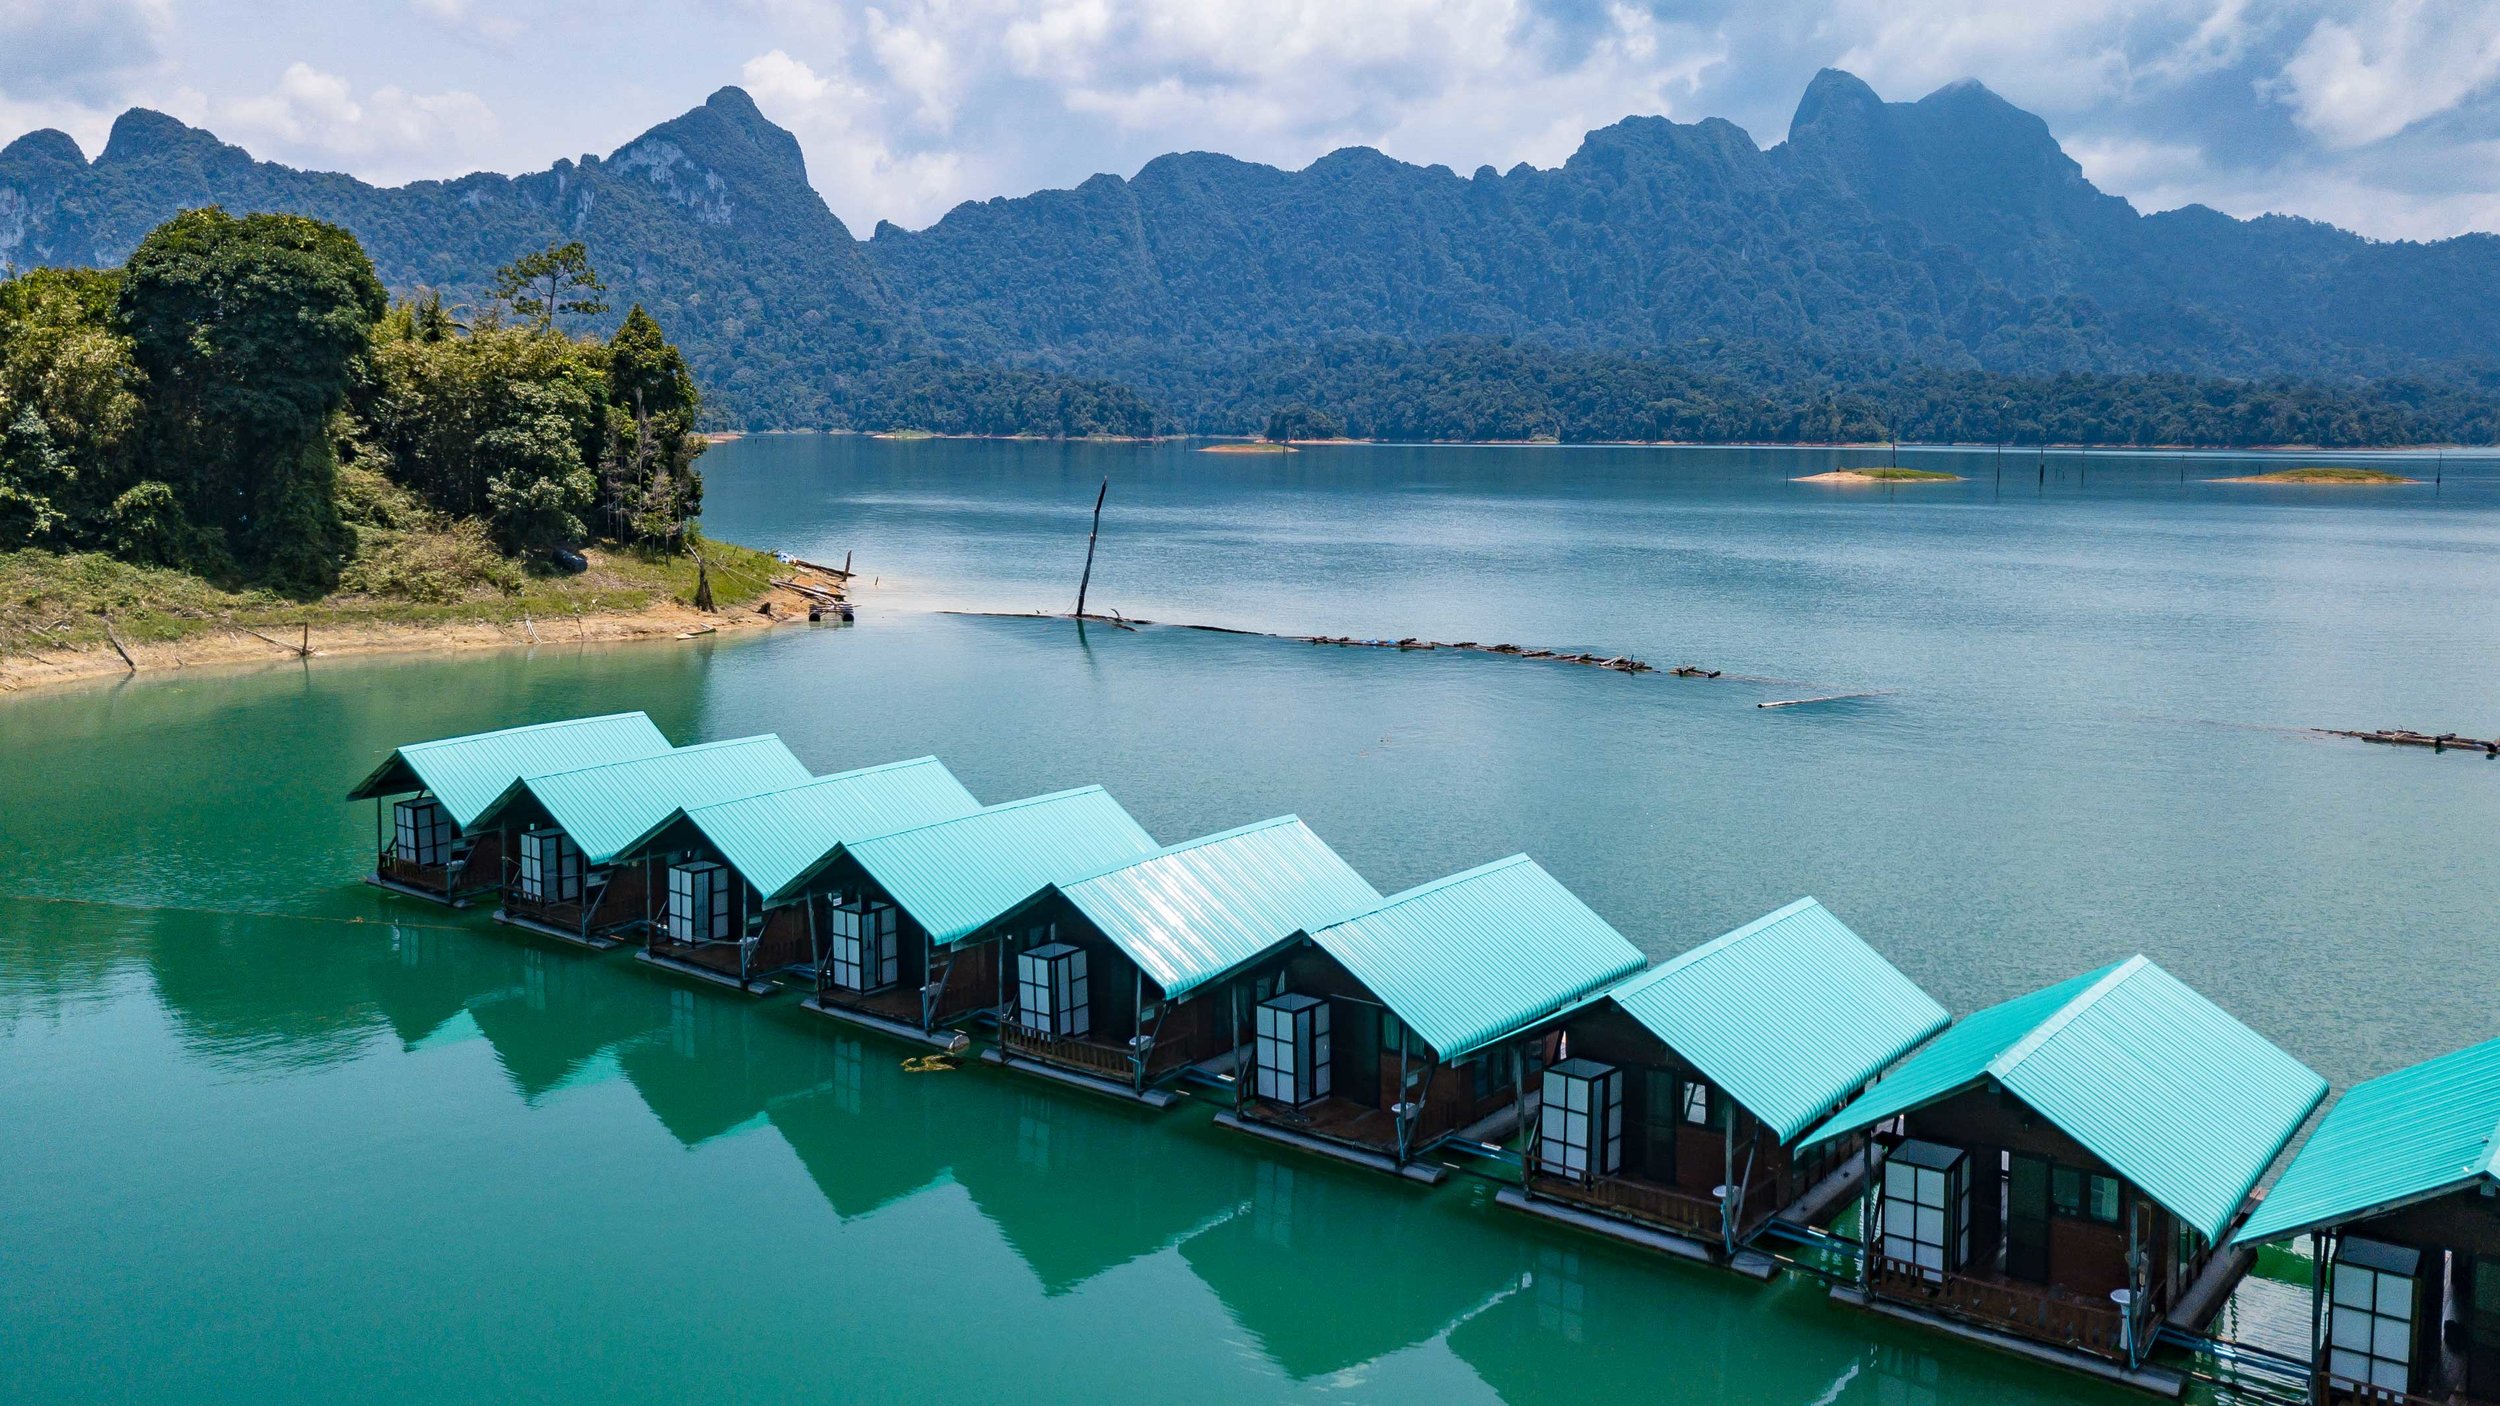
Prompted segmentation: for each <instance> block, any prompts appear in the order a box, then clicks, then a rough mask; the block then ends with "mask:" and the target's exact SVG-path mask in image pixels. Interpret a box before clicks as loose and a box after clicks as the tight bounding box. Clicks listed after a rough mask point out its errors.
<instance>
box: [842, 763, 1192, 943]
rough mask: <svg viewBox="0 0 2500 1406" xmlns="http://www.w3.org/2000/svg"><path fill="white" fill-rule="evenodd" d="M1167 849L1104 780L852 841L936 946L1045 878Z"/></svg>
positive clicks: (864, 863) (872, 873)
mask: <svg viewBox="0 0 2500 1406" xmlns="http://www.w3.org/2000/svg"><path fill="white" fill-rule="evenodd" d="M1158 848H1160V846H1158V845H1157V844H1156V843H1155V842H1154V837H1153V836H1152V835H1149V834H1147V833H1146V832H1145V830H1144V829H1143V828H1142V827H1141V826H1139V825H1138V823H1137V822H1136V821H1135V820H1133V819H1131V818H1129V813H1128V812H1127V811H1125V810H1122V809H1121V808H1120V803H1119V802H1118V801H1115V800H1113V799H1112V798H1111V793H1110V792H1108V791H1105V790H1103V789H1102V788H1101V787H1100V786H1087V787H1084V788H1082V789H1080V790H1075V791H1059V792H1055V793H1053V794H1051V795H1047V796H1034V797H1031V798H1030V799H1027V800H1021V801H1009V802H1007V803H1006V804H1004V805H995V806H989V807H986V808H984V809H981V810H977V811H974V812H973V813H972V814H970V815H967V816H963V817H960V818H958V819H954V820H941V821H939V822H937V823H936V824H934V825H923V826H921V827H919V828H918V829H915V830H904V831H900V832H898V833H896V834H891V835H880V836H878V837H876V838H874V839H869V840H862V841H860V842H858V843H857V844H853V845H847V846H844V849H845V851H846V852H847V853H848V854H849V855H850V856H851V858H852V859H853V860H855V861H857V862H858V864H859V866H860V867H861V868H862V869H865V870H866V871H867V872H868V875H869V877H871V878H873V879H875V880H876V881H877V883H878V886H879V887H881V888H883V889H884V890H885V891H886V893H887V895H888V896H889V897H891V898H892V899H893V900H894V901H895V903H897V904H898V905H900V906H901V907H902V908H903V910H904V911H905V912H907V913H909V914H911V916H912V920H913V921H914V922H917V923H919V924H920V926H921V927H923V928H925V929H927V931H928V933H929V936H930V937H931V938H932V939H934V940H935V941H937V942H940V943H948V942H955V941H959V940H961V939H963V938H965V937H968V936H970V935H971V934H972V933H973V932H974V931H975V930H976V929H978V928H979V927H980V926H981V925H982V924H984V923H987V922H989V921H990V920H991V919H992V918H995V917H997V916H998V915H1000V914H1001V913H1004V912H1006V911H1007V910H1008V909H1010V908H1013V907H1015V906H1016V905H1017V904H1019V903H1021V902H1023V901H1024V900H1025V899H1027V898H1030V897H1031V896H1032V895H1033V892H1034V890H1036V889H1039V888H1040V887H1041V886H1042V885H1044V884H1049V883H1056V882H1058V881H1060V880H1062V879H1073V878H1076V877H1079V876H1081V875H1086V874H1093V873H1099V872H1100V871H1102V870H1103V869H1105V868H1108V867H1110V866H1111V865H1114V864H1119V863H1123V862H1125V861H1128V860H1133V859H1143V858H1145V857H1146V856H1147V855H1150V854H1152V853H1154V852H1155V851H1156V850H1157V849H1158Z"/></svg>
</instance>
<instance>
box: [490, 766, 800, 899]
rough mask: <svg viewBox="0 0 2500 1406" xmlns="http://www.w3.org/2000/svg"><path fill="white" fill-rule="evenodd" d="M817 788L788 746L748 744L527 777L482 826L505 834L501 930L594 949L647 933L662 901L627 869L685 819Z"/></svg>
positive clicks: (645, 879) (643, 868)
mask: <svg viewBox="0 0 2500 1406" xmlns="http://www.w3.org/2000/svg"><path fill="white" fill-rule="evenodd" d="M807 779H808V773H807V768H806V767H805V766H804V765H802V764H800V762H799V759H798V758H797V757H794V756H792V755H790V749H789V748H787V747H785V746H783V745H781V739H780V738H778V737H770V736H767V737H741V738H736V739H734V740H731V741H727V742H707V743H704V744H702V745H700V746H695V747H679V748H676V749H674V750H672V751H667V752H662V753H660V754H658V755H656V756H649V757H640V758H636V759H635V760H632V761H622V762H608V763H605V764H603V765H598V766H587V767H578V768H575V769H573V770H570V771H557V772H541V773H538V774H536V775H531V776H524V777H522V778H521V779H519V780H517V781H514V782H513V783H512V784H511V785H509V786H507V787H506V788H505V789H504V792H503V794H502V795H501V796H499V797H497V798H496V799H495V801H494V803H493V804H491V805H489V806H487V807H486V809H485V810H484V811H483V812H482V813H481V814H480V815H479V816H478V819H477V822H476V823H477V825H478V826H480V827H487V826H491V827H494V828H495V829H496V830H497V831H499V832H500V835H501V839H500V842H499V847H500V849H501V851H502V854H503V869H504V882H503V904H502V906H501V907H499V908H497V909H496V910H495V920H496V921H497V922H501V923H509V924H511V925H512V926H514V927H519V928H527V929H529V930H530V931H532V932H537V933H544V934H546V935H547V936H550V937H557V938H562V939H563V940H565V941H567V942H573V943H578V944H580V945H582V946H585V947H595V948H609V947H614V946H616V945H617V944H618V942H619V941H620V939H619V938H618V937H617V936H616V934H617V933H618V932H619V931H620V930H622V929H625V928H629V927H635V926H638V925H641V924H645V923H648V922H649V921H650V918H651V912H652V908H653V905H654V904H655V903H656V901H657V895H656V894H655V893H654V891H653V881H654V870H655V868H656V867H657V866H656V865H655V864H654V862H653V861H651V860H648V859H637V860H627V859H626V858H625V855H626V852H627V850H628V849H630V848H632V847H633V846H635V845H637V844H638V843H640V842H641V841H642V839H643V838H644V837H645V836H646V835H648V834H649V833H650V832H651V831H652V830H653V829H654V828H655V827H656V826H658V825H659V823H660V822H661V821H663V820H665V819H666V818H667V817H669V816H671V815H673V814H675V813H677V812H678V811H680V810H683V809H686V808H688V807H691V806H701V805H708V804H710V803H712V802H714V801H725V800H730V799H733V798H735V797H738V796H751V795H754V794H755V793H757V792H759V791H776V790H780V789H781V788H783V787H786V786H796V785H798V784H799V783H800V782H802V781H805V780H807Z"/></svg>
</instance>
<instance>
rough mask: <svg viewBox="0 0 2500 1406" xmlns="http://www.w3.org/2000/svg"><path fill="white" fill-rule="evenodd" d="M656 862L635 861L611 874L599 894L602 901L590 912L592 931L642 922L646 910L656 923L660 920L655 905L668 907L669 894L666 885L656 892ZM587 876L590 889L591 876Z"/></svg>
mask: <svg viewBox="0 0 2500 1406" xmlns="http://www.w3.org/2000/svg"><path fill="white" fill-rule="evenodd" d="M656 863H657V861H655V860H648V859H643V860H635V861H633V862H631V863H627V864H619V865H616V866H615V867H613V868H611V869H609V870H608V871H607V875H608V882H607V886H606V887H604V888H602V889H601V890H600V891H599V901H598V902H597V903H595V904H593V905H592V906H591V910H590V918H589V922H588V924H587V926H588V927H589V928H590V930H591V931H592V932H598V931H601V930H602V929H605V928H613V927H621V926H623V925H624V924H626V923H638V922H641V921H642V918H643V914H644V912H645V911H646V909H648V911H649V912H650V914H651V917H652V919H653V920H654V921H658V920H659V918H660V916H661V914H660V911H659V908H658V907H657V906H653V905H659V904H665V903H666V902H667V901H668V891H667V888H666V887H665V886H662V887H660V888H658V889H656V890H655V889H654V888H653V886H652V883H651V870H652V867H653V865H654V864H656ZM583 877H584V882H585V887H586V886H587V881H588V878H589V875H588V873H585V874H584V876H583Z"/></svg>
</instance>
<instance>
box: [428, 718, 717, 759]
mask: <svg viewBox="0 0 2500 1406" xmlns="http://www.w3.org/2000/svg"><path fill="white" fill-rule="evenodd" d="M619 718H640V719H642V720H643V721H644V722H651V715H650V714H649V713H646V712H644V711H643V710H642V709H640V708H629V709H627V710H626V711H624V712H622V713H594V714H592V715H591V716H589V717H586V718H554V719H550V720H549V721H547V722H543V723H522V724H520V725H519V726H517V727H490V728H488V729H486V730H485V731H484V732H465V733H462V734H461V735H460V736H458V737H430V738H427V739H426V740H425V741H423V742H409V743H405V744H403V745H401V746H398V747H394V748H392V749H391V750H392V751H393V752H395V753H400V754H405V753H408V752H412V751H416V750H419V749H421V748H426V747H448V746H452V745H454V744H455V743H461V742H475V741H477V740H478V739H479V738H481V737H509V736H511V735H512V734H514V733H516V732H545V731H548V730H550V729H553V728H559V727H579V726H581V725H582V724H583V723H606V722H614V721H616V720H617V719H619ZM651 726H652V729H653V730H654V731H657V730H658V728H659V724H658V723H652V724H651ZM660 735H661V736H662V737H666V736H667V735H668V734H666V733H661V734H660Z"/></svg>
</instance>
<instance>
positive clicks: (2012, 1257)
mask: <svg viewBox="0 0 2500 1406" xmlns="http://www.w3.org/2000/svg"><path fill="white" fill-rule="evenodd" d="M2005 1272H2006V1274H2007V1275H2008V1276H2010V1277H2012V1278H2015V1279H2024V1280H2028V1281H2030V1282H2031V1283H2034V1284H2045V1283H2047V1282H2049V1162H2048V1159H2047V1158H2045V1157H2026V1156H2024V1155H2023V1154H2022V1153H2019V1152H2017V1153H2014V1154H2012V1155H2011V1157H2010V1158H2009V1159H2008V1164H2007V1167H2006V1173H2005Z"/></svg>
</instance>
